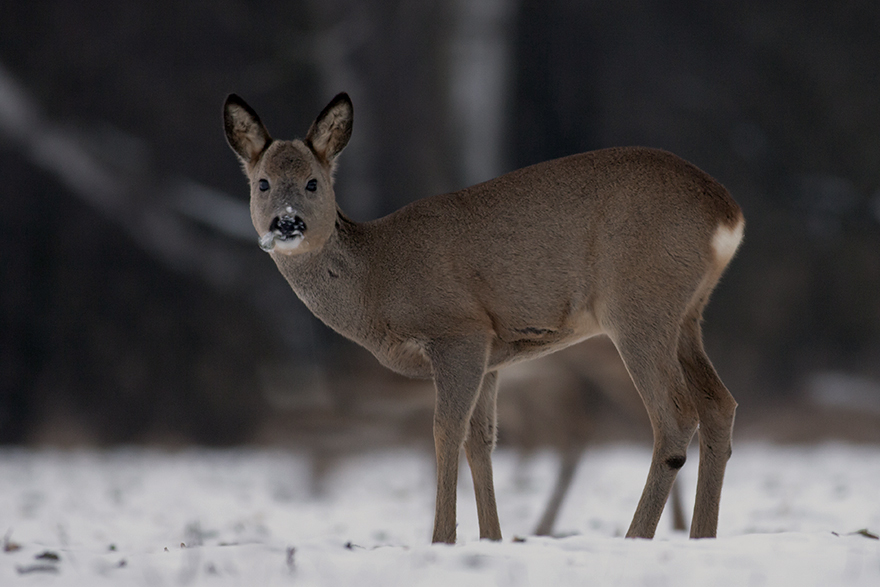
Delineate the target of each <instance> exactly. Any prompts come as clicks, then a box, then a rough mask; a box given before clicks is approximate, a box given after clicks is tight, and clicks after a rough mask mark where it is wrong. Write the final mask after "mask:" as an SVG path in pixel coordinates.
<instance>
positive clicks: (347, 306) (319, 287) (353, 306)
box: [272, 210, 370, 344]
mask: <svg viewBox="0 0 880 587" xmlns="http://www.w3.org/2000/svg"><path fill="white" fill-rule="evenodd" d="M363 229H364V227H363V225H361V224H359V223H356V222H354V221H352V220H350V219H349V218H347V217H346V216H345V215H344V214H343V213H342V212H341V211H339V210H337V217H336V227H335V229H334V230H333V232H332V233H331V235H330V237H329V238H328V239H327V242H326V243H325V244H324V246H323V247H321V249H320V250H318V251H315V252H309V253H304V254H302V255H296V256H290V255H279V254H275V255H272V258H273V259H274V260H275V263H276V265H277V266H278V269H279V270H280V271H281V274H282V275H284V277H285V279H287V282H288V283H289V284H290V286H291V288H293V291H294V292H295V293H296V295H297V297H299V299H300V300H302V302H303V303H304V304H305V305H306V307H308V309H309V310H311V312H312V313H313V314H314V315H315V316H317V317H318V318H319V319H320V320H321V321H322V322H324V323H325V324H327V325H328V326H330V327H331V328H332V329H333V330H335V331H337V332H338V333H340V334H342V335H343V336H346V337H348V338H351V339H353V340H355V341H356V342H361V343H362V344H363V342H364V338H365V336H366V334H367V333H368V332H369V328H370V323H369V320H368V318H367V317H366V315H365V312H364V303H363V299H364V295H363V292H364V283H365V276H366V267H367V264H366V263H365V259H364V248H363V247H362V246H358V245H359V242H360V241H361V240H362V239H361V238H360V234H361V232H362V231H363Z"/></svg>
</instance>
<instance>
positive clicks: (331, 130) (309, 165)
mask: <svg viewBox="0 0 880 587" xmlns="http://www.w3.org/2000/svg"><path fill="white" fill-rule="evenodd" d="M353 116H354V109H353V107H352V104H351V100H350V99H349V97H348V95H347V94H344V93H343V94H339V95H338V96H336V97H335V98H334V99H333V100H332V101H331V102H330V103H329V104H328V105H327V107H326V108H324V110H323V112H321V114H319V115H318V118H316V119H315V122H313V123H312V126H311V128H309V132H308V133H307V134H306V138H305V139H303V140H299V139H297V140H292V141H275V140H273V139H272V137H271V136H270V135H269V131H267V130H266V127H265V126H264V125H263V123H262V122H261V121H260V117H259V116H257V113H256V112H254V110H253V109H252V108H251V107H250V106H248V104H247V103H246V102H245V101H244V100H242V99H241V98H240V97H238V96H236V95H235V94H231V95H230V96H229V97H228V98H227V99H226V104H225V105H224V107H223V122H224V127H225V129H226V140H227V141H228V142H229V146H230V147H232V150H233V151H235V154H236V155H238V158H239V160H240V161H241V164H242V167H243V169H244V173H245V175H246V176H247V178H248V180H249V182H250V189H251V220H252V221H253V223H254V228H256V229H257V234H258V235H259V237H260V247H262V249H263V250H265V251H267V252H270V253H280V254H284V255H300V254H303V253H308V252H315V251H319V250H320V249H321V247H322V246H323V245H324V243H325V242H326V241H327V239H328V238H329V237H330V235H331V234H332V233H333V229H334V226H335V223H336V214H337V212H336V195H335V194H334V192H333V173H334V170H335V168H336V158H337V157H338V156H339V153H341V152H342V150H343V149H344V148H345V145H346V144H348V140H349V138H351V128H352V120H353Z"/></svg>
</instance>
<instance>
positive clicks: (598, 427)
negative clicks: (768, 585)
mask: <svg viewBox="0 0 880 587" xmlns="http://www.w3.org/2000/svg"><path fill="white" fill-rule="evenodd" d="M535 388H540V389H541V393H540V394H536V393H535ZM499 396H500V398H499V401H498V422H499V428H500V430H501V440H502V441H503V442H504V443H506V444H508V445H511V446H514V447H516V449H517V450H518V451H519V454H520V457H521V458H524V457H525V455H526V454H528V453H531V452H534V451H536V450H538V449H540V448H551V449H553V450H555V451H556V452H557V453H558V454H559V469H558V471H557V474H556V481H555V483H554V486H553V490H552V492H551V493H550V496H549V498H548V500H547V504H546V505H545V506H544V512H543V514H542V515H541V518H540V520H539V522H538V524H537V526H535V529H534V531H533V533H534V534H535V535H537V536H550V535H552V534H553V527H554V525H555V523H556V518H557V517H558V516H559V510H560V509H561V507H562V503H563V501H564V500H565V496H566V494H567V493H568V491H569V488H570V486H571V483H572V481H574V476H575V472H576V471H577V467H578V464H579V463H580V461H581V458H582V457H583V454H584V451H585V450H586V448H587V446H588V445H589V444H590V442H591V441H592V440H594V438H595V437H596V436H603V435H604V436H606V437H608V436H611V435H613V433H611V434H609V432H608V431H609V430H610V429H611V428H619V427H621V426H623V427H626V425H627V424H628V423H633V424H636V423H638V424H641V423H642V418H646V416H647V414H645V409H644V406H642V402H641V401H639V399H638V393H637V392H636V389H635V387H634V386H633V383H632V379H630V376H629V374H628V373H627V371H626V367H625V366H624V365H623V363H622V362H621V360H620V356H619V355H618V354H617V350H616V349H615V348H614V345H613V344H612V343H611V341H610V340H609V339H608V338H607V337H605V336H596V337H593V338H590V339H589V340H585V341H584V342H581V343H579V344H577V345H574V346H571V347H569V348H567V349H564V350H561V351H559V352H557V353H554V354H552V355H549V356H546V357H542V358H540V359H537V360H534V361H527V362H523V363H517V364H516V365H512V366H510V367H508V368H507V369H505V372H504V378H503V380H502V381H501V384H500V387H499ZM609 400H610V401H609ZM602 428H604V429H605V431H604V432H603V430H602ZM669 505H671V506H672V512H671V513H672V527H673V529H675V530H680V531H684V530H685V529H686V522H685V514H684V511H683V506H682V498H681V486H680V484H679V483H677V482H676V483H674V484H673V485H672V491H671V493H670V496H669Z"/></svg>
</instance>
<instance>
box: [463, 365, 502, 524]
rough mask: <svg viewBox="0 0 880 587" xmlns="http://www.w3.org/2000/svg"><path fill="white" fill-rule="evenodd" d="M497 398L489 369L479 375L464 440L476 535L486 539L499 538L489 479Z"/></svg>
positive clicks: (495, 380)
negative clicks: (474, 504) (477, 523)
mask: <svg viewBox="0 0 880 587" xmlns="http://www.w3.org/2000/svg"><path fill="white" fill-rule="evenodd" d="M497 397H498V372H497V371H492V372H490V373H486V375H485V376H483V384H482V385H481V386H480V395H479V397H478V398H477V403H476V406H475V407H474V411H473V414H472V415H471V423H470V429H469V430H468V434H467V440H465V443H464V451H465V454H466V455H467V459H468V464H469V465H470V467H471V476H472V477H473V479H474V493H475V494H476V498H477V518H478V519H479V521H480V538H488V539H490V540H501V524H500V523H499V522H498V508H497V507H496V505H495V483H494V481H493V480H492V451H493V450H494V449H495V441H496V440H497V437H498V432H497V431H498V420H497V416H496V400H497Z"/></svg>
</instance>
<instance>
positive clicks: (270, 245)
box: [260, 212, 306, 253]
mask: <svg viewBox="0 0 880 587" xmlns="http://www.w3.org/2000/svg"><path fill="white" fill-rule="evenodd" d="M305 231H306V223H305V221H304V220H303V219H302V218H300V217H299V216H297V215H296V213H295V212H294V213H293V214H285V215H283V216H276V217H275V218H274V219H273V220H272V223H271V224H270V225H269V232H267V233H266V234H264V235H263V236H261V237H260V248H261V249H263V250H264V251H266V252H267V253H268V252H271V251H273V250H279V251H280V252H290V251H293V250H294V249H296V248H297V247H299V245H300V243H302V240H303V234H304V233H305Z"/></svg>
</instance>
